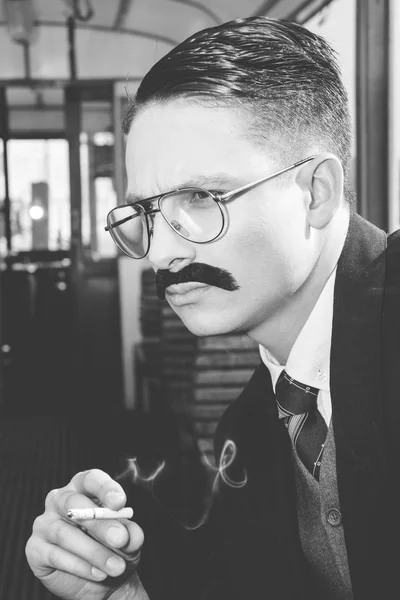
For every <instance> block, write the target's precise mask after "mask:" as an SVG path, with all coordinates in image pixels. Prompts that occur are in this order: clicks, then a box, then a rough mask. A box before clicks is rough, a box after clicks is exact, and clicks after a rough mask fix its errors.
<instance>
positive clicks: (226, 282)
mask: <svg viewBox="0 0 400 600" xmlns="http://www.w3.org/2000/svg"><path fill="white" fill-rule="evenodd" d="M188 281H197V282H199V283H205V284H206V285H212V286H214V287H218V288H221V289H222V290H227V291H228V292H234V291H235V290H238V289H239V285H238V283H237V281H236V280H235V278H234V277H233V275H232V274H231V273H229V271H226V270H225V269H219V268H218V267H212V266H211V265H207V264H205V263H196V262H194V263H191V264H190V265H188V266H187V267H184V268H183V269H182V270H181V271H178V272H177V273H171V271H169V270H168V269H159V270H158V271H157V273H156V289H157V296H158V298H159V299H160V300H164V299H165V290H166V289H167V287H169V286H170V285H174V284H177V283H186V282H188Z"/></svg>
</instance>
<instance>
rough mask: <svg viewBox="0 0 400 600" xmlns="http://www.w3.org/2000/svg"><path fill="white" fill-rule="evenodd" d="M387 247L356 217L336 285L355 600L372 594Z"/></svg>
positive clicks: (345, 497)
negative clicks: (372, 545) (372, 556)
mask: <svg viewBox="0 0 400 600" xmlns="http://www.w3.org/2000/svg"><path fill="white" fill-rule="evenodd" d="M385 250H386V234H385V233H384V232H383V231H381V230H379V229H377V228H376V227H374V226H373V225H371V224H370V223H368V222H367V221H365V220H363V219H362V218H361V217H359V216H358V215H356V214H353V215H352V217H351V220H350V226H349V231H348V235H347V238H346V242H345V245H344V248H343V252H342V255H341V258H340V261H339V263H338V270H337V277H336V284H335V294H334V311H333V315H334V316H333V327H332V346H331V382H330V389H331V397H332V419H333V429H334V435H335V443H336V464H337V478H338V489H339V498H340V506H341V510H342V514H343V524H344V531H345V538H346V545H347V553H348V560H349V566H350V571H351V576H352V583H353V591H354V595H355V598H368V597H370V596H369V593H370V592H371V589H368V586H369V572H368V568H369V567H372V565H371V564H369V562H368V561H369V560H370V559H371V555H372V554H371V544H373V540H374V539H376V536H375V533H376V531H375V529H376V527H377V525H376V523H377V520H376V515H375V512H376V507H377V506H378V504H379V494H380V492H379V490H380V489H381V487H382V484H381V480H382V478H383V473H384V471H385V466H384V462H385V459H384V452H383V435H382V428H381V426H380V423H381V407H382V398H381V395H382V389H381V373H380V360H381V359H380V345H379V335H380V330H379V329H380V317H381V311H382V302H383V291H384V279H385V265H386V252H385ZM372 572H373V569H372V568H371V570H370V573H371V574H372Z"/></svg>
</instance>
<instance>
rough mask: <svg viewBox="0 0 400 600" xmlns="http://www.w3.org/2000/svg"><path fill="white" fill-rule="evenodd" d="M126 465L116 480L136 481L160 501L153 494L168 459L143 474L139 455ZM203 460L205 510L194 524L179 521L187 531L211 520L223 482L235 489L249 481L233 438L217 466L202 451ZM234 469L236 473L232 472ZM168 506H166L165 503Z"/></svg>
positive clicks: (224, 448)
mask: <svg viewBox="0 0 400 600" xmlns="http://www.w3.org/2000/svg"><path fill="white" fill-rule="evenodd" d="M126 462H127V466H126V468H125V469H124V471H123V472H122V473H120V474H119V475H117V476H116V479H117V480H124V479H128V480H130V481H132V482H133V483H134V484H136V485H138V486H140V487H142V488H144V489H146V490H148V491H150V492H151V493H152V495H153V497H154V498H155V499H156V500H157V502H158V503H159V504H162V503H160V501H159V499H158V498H157V497H156V495H155V494H154V485H155V483H156V482H157V480H159V478H160V475H162V474H163V473H164V474H165V473H166V471H167V468H166V467H167V462H166V461H162V462H160V464H159V465H158V466H157V467H156V468H155V469H154V470H152V471H150V472H149V473H147V474H144V473H143V471H142V470H141V468H140V466H139V464H138V460H137V458H136V457H135V458H129V459H127V461H126ZM201 462H202V465H203V466H204V468H205V470H206V472H207V476H208V477H207V480H208V482H209V483H208V486H207V487H208V489H207V490H206V493H205V498H204V499H203V503H202V506H203V510H202V514H201V515H200V517H198V518H197V519H196V520H195V522H194V523H191V524H188V523H183V522H180V525H181V526H182V527H184V529H186V530H187V531H194V530H196V529H199V528H200V527H202V526H203V525H204V524H205V523H206V522H207V520H208V517H209V515H210V511H211V508H212V506H213V503H214V500H215V498H216V497H217V495H218V493H219V491H220V487H221V485H223V484H224V485H226V486H228V487H230V488H233V489H240V488H243V487H244V486H245V485H246V484H247V472H246V470H245V468H244V467H243V466H242V464H241V461H240V460H238V450H237V446H236V444H235V442H234V441H233V440H230V439H227V440H226V441H225V443H224V446H223V448H222V451H221V456H220V460H219V464H218V465H212V464H211V462H210V461H209V459H208V458H207V456H206V455H205V454H204V453H202V455H201ZM233 472H234V474H233ZM163 508H164V509H166V507H165V506H163Z"/></svg>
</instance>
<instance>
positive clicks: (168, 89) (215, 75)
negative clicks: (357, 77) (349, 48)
mask: <svg viewBox="0 0 400 600" xmlns="http://www.w3.org/2000/svg"><path fill="white" fill-rule="evenodd" d="M179 98H185V99H190V100H191V101H194V102H198V103H200V104H203V105H205V106H211V107H213V106H218V107H221V106H222V107H224V106H226V107H234V108H236V109H239V110H240V111H241V112H242V113H243V114H244V116H245V122H246V125H247V127H248V132H249V135H250V136H252V137H253V138H254V139H255V140H256V141H258V142H260V143H262V144H263V145H265V144H266V142H267V141H268V142H270V144H271V143H272V151H273V153H274V152H275V153H278V160H280V161H282V165H283V166H285V165H284V164H283V162H284V161H288V160H293V161H295V160H297V159H301V158H304V153H305V152H307V150H308V149H310V148H312V149H313V150H314V151H315V149H317V150H319V151H328V152H332V153H333V154H335V155H336V156H337V157H338V158H339V160H340V161H341V163H342V166H343V171H344V180H345V193H346V196H350V195H351V192H350V190H349V189H348V171H349V163H350V152H351V130H352V128H351V121H350V115H349V108H348V98H347V93H346V90H345V88H344V86H343V83H342V80H341V73H340V69H339V66H338V63H337V59H336V54H335V52H334V50H333V49H332V48H331V47H330V45H329V44H328V42H326V41H325V40H324V39H323V38H321V37H320V36H318V35H316V34H314V33H312V32H310V31H309V30H307V29H305V28H304V27H302V26H300V25H298V24H296V23H293V22H291V21H285V20H276V19H270V18H267V17H250V18H247V19H237V20H234V21H230V22H228V23H224V24H222V25H219V26H217V27H211V28H208V29H204V30H202V31H199V32H197V33H195V34H194V35H192V36H190V37H189V38H187V39H186V40H185V41H183V42H182V43H181V44H179V45H178V46H176V47H175V48H174V49H173V50H171V51H170V52H169V53H168V54H167V55H165V56H164V57H163V58H161V59H160V60H159V61H158V62H157V63H156V64H155V65H154V66H153V67H152V68H151V69H150V71H149V72H148V73H147V74H146V75H145V77H144V78H143V80H142V82H141V84H140V86H139V88H138V91H137V93H136V96H135V98H134V99H133V101H132V104H131V106H130V107H129V109H128V111H127V113H126V116H125V119H124V123H123V130H124V133H125V134H128V133H129V129H130V127H131V123H132V120H133V119H134V117H135V114H136V113H137V112H138V111H140V109H141V108H142V107H146V106H149V105H151V104H153V103H165V102H169V101H171V100H175V99H179ZM274 140H275V143H274ZM277 140H278V142H277ZM267 147H268V146H267ZM269 148H270V149H271V145H270V146H269ZM273 156H274V154H273ZM274 158H275V156H274Z"/></svg>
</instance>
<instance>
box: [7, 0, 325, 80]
mask: <svg viewBox="0 0 400 600" xmlns="http://www.w3.org/2000/svg"><path fill="white" fill-rule="evenodd" d="M328 1H329V0H328ZM328 1H327V0H308V1H305V0H268V1H266V0H0V82H1V81H7V82H15V83H16V82H17V81H18V80H19V81H20V82H21V80H31V81H32V80H68V79H71V78H77V79H114V80H129V81H131V82H135V81H140V79H141V78H142V77H143V75H144V74H145V73H146V71H147V70H148V69H149V68H150V67H151V66H152V65H153V64H154V63H155V62H156V61H157V60H158V59H159V58H161V56H163V55H164V54H166V53H167V52H168V51H169V50H171V48H173V47H174V46H175V45H176V44H178V43H179V42H180V41H182V40H184V39H185V38H186V37H188V36H189V35H190V34H192V33H194V32H195V31H197V30H200V29H203V28H205V27H210V26H213V25H217V24H219V23H223V22H224V21H229V20H231V19H235V18H238V17H247V16H251V15H268V16H272V17H284V18H291V19H293V20H298V21H300V22H304V20H305V19H306V18H307V16H309V15H310V14H313V13H315V11H316V10H318V9H319V8H320V7H322V6H324V5H326V4H327V3H328ZM18 7H20V8H22V9H23V11H24V10H25V11H26V13H24V12H22V13H19V14H17V18H19V19H20V20H21V18H23V17H24V15H25V23H27V24H28V25H27V27H26V29H27V30H29V29H30V36H29V38H28V39H29V44H26V43H24V44H22V43H16V42H15V41H13V40H12V38H11V35H10V33H11V30H10V28H9V26H8V22H7V17H8V19H9V16H10V12H9V11H10V9H13V10H15V9H16V8H17V9H18ZM21 15H22V16H21ZM72 16H74V17H75V18H74V19H72V18H71V17H72ZM68 19H69V22H70V23H73V24H74V29H73V31H72V32H71V31H70V35H71V33H74V43H73V45H72V46H73V54H71V47H70V45H69V33H68V27H67V22H68ZM29 23H30V24H31V27H30V28H29ZM14 31H15V30H14Z"/></svg>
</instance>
